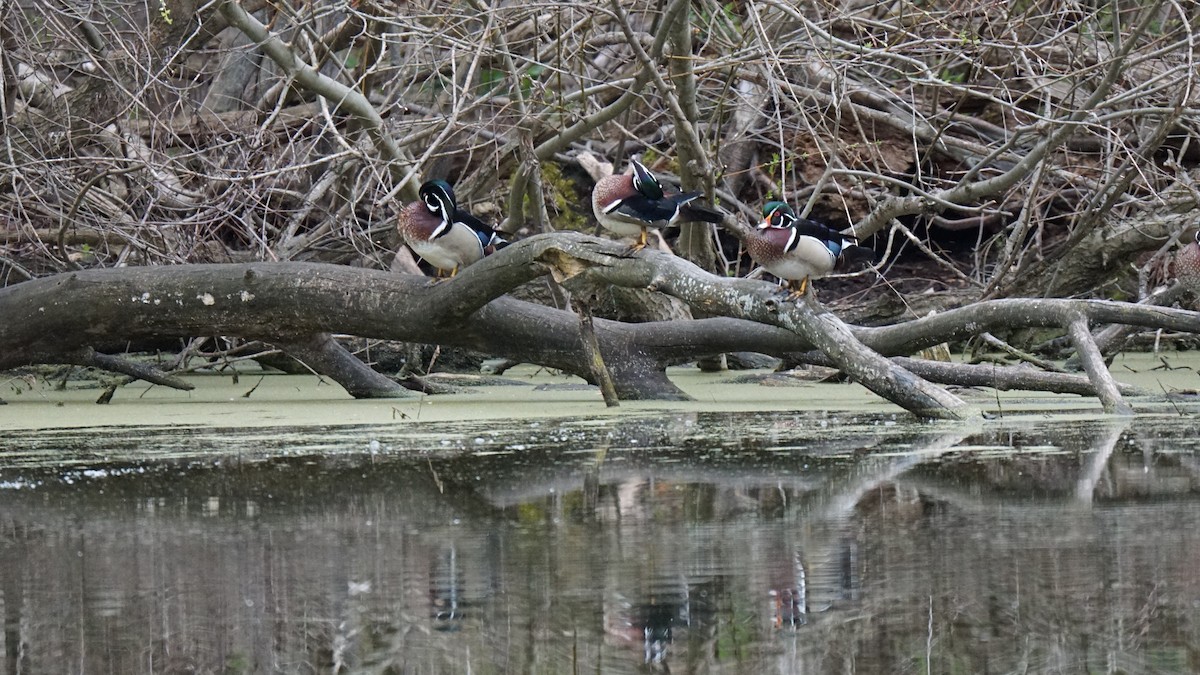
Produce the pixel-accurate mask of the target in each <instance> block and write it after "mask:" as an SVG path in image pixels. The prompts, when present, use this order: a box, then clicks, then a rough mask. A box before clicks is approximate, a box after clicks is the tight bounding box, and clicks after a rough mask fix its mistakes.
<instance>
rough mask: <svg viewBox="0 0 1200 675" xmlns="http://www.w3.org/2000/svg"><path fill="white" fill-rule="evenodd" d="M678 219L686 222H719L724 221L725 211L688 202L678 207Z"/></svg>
mask: <svg viewBox="0 0 1200 675" xmlns="http://www.w3.org/2000/svg"><path fill="white" fill-rule="evenodd" d="M697 196H699V195H697ZM678 220H680V221H682V222H687V223H695V222H702V223H717V224H720V223H723V222H725V213H724V212H722V211H720V210H717V209H713V208H709V207H707V206H704V205H703V204H696V203H694V202H689V203H686V204H683V205H682V206H680V207H679V218H678Z"/></svg>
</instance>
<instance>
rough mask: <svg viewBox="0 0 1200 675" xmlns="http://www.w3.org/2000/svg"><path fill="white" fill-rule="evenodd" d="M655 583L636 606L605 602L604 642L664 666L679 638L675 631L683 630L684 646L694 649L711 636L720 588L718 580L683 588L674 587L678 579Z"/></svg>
mask: <svg viewBox="0 0 1200 675" xmlns="http://www.w3.org/2000/svg"><path fill="white" fill-rule="evenodd" d="M658 581H659V583H658V584H656V586H657V587H658V590H657V591H654V592H651V593H649V594H648V595H647V597H645V599H643V600H642V601H641V602H639V603H636V604H635V603H630V602H626V601H625V600H624V598H623V597H620V596H618V597H617V599H616V600H615V601H612V600H606V602H605V606H604V632H605V635H606V637H607V638H609V639H607V640H606V641H607V642H609V643H610V644H611V643H615V642H619V643H621V644H624V645H626V646H629V647H634V648H636V649H639V650H640V651H641V656H642V662H643V663H647V664H660V663H664V661H665V660H666V658H667V656H669V655H670V650H671V646H672V645H674V644H675V638H676V637H678V635H677V633H676V630H677V629H683V630H684V631H685V635H687V636H688V637H687V638H686V641H685V644H691V645H693V646H694V645H696V644H697V642H698V641H702V640H708V639H711V638H712V637H713V635H712V633H713V631H712V629H713V628H714V627H715V625H716V622H715V621H714V618H715V616H716V604H715V603H716V602H717V600H718V598H719V597H721V588H722V587H723V579H722V578H721V577H714V578H708V579H707V580H705V581H700V582H696V583H689V584H682V585H677V583H678V582H677V580H675V581H672V580H666V579H659V580H658Z"/></svg>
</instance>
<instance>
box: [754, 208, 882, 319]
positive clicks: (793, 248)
mask: <svg viewBox="0 0 1200 675" xmlns="http://www.w3.org/2000/svg"><path fill="white" fill-rule="evenodd" d="M857 241H858V240H857V239H855V238H854V237H850V236H847V235H844V234H842V233H841V232H838V231H837V230H835V229H833V228H831V227H826V226H825V225H822V224H821V223H818V222H815V221H812V220H808V219H805V218H800V217H799V216H797V215H796V214H795V212H793V211H792V208H791V207H790V206H788V205H787V204H785V203H783V202H768V203H767V204H766V206H764V207H763V221H762V222H761V223H759V225H758V227H757V228H756V229H754V230H752V231H751V233H750V235H749V237H748V238H747V240H746V250H747V251H748V252H749V253H750V257H751V258H754V260H755V262H757V263H758V264H759V265H762V266H763V267H764V268H766V270H767V271H768V272H770V273H771V274H774V275H775V276H777V277H779V278H780V279H784V280H786V281H787V287H788V290H789V291H791V293H790V295H791V296H793V297H800V296H802V295H804V292H805V291H807V290H808V280H809V279H819V278H821V277H823V276H825V275H827V274H829V273H830V272H832V271H833V270H834V268H835V267H837V266H839V265H841V266H845V267H849V266H853V265H855V264H858V263H862V262H870V261H873V260H874V259H875V252H874V251H872V250H871V249H869V248H867V247H865V246H859V245H858V244H857V243H856V242H857ZM797 281H799V282H800V283H799V286H797V285H796V284H795V282H797Z"/></svg>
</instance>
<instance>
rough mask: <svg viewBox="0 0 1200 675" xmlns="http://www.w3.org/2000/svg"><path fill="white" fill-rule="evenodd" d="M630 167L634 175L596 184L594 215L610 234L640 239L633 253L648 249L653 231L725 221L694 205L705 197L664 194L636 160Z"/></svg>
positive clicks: (625, 175)
mask: <svg viewBox="0 0 1200 675" xmlns="http://www.w3.org/2000/svg"><path fill="white" fill-rule="evenodd" d="M629 163H630V165H631V166H632V168H633V173H631V174H629V173H622V174H613V175H611V176H608V177H607V178H602V179H600V181H599V182H597V183H596V187H595V188H594V189H593V190H592V211H593V212H594V213H595V214H596V220H598V221H600V224H601V225H603V226H604V227H605V228H606V229H608V230H609V231H611V232H613V233H615V234H617V235H620V236H622V237H632V236H634V235H637V238H638V240H637V243H636V244H634V246H633V250H634V251H640V250H642V249H643V248H645V247H646V235H647V232H648V231H649V230H650V228H654V229H659V230H661V229H663V228H665V227H668V226H670V225H674V224H676V223H688V222H695V221H702V222H706V223H719V222H721V221H722V220H723V219H724V217H723V215H722V214H721V213H720V212H718V211H714V210H713V209H710V208H708V207H706V206H701V205H700V204H693V203H692V202H694V201H695V200H697V199H700V198H701V197H703V196H704V193H702V192H675V193H670V194H668V193H665V192H664V191H663V187H662V184H661V183H659V182H658V179H657V178H655V177H654V174H652V173H650V170H649V169H647V168H646V167H645V165H643V164H642V163H641V162H639V161H637V160H636V159H634V160H630V162H629Z"/></svg>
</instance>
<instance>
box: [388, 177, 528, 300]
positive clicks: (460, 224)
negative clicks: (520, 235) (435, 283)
mask: <svg viewBox="0 0 1200 675" xmlns="http://www.w3.org/2000/svg"><path fill="white" fill-rule="evenodd" d="M419 194H420V196H421V200H420V201H417V202H412V203H411V204H408V205H406V206H405V207H404V208H403V209H401V210H400V216H399V222H398V223H397V224H396V228H397V229H398V230H399V231H400V236H401V237H402V238H403V239H404V243H406V244H408V246H409V248H411V249H412V250H413V252H414V253H416V254H417V255H419V256H421V258H422V259H423V260H425V261H426V262H428V263H429V264H430V265H433V266H434V267H436V268H437V269H438V275H439V276H440V275H441V273H442V272H449V273H450V276H452V277H453V276H454V275H455V274H457V273H458V269H459V268H460V267H466V266H467V265H470V264H471V263H473V262H477V261H478V260H479V259H481V258H483V256H484V255H485V253H487V252H489V250H495V249H498V248H503V247H504V246H506V245H507V244H508V242H506V241H504V240H503V239H501V238H500V234H499V233H498V232H496V230H495V229H494V228H493V227H492V226H490V225H488V224H487V223H484V222H483V221H481V220H479V219H478V218H476V217H475V216H473V215H471V214H470V213H468V212H466V211H464V210H462V209H460V208H458V202H457V201H455V199H454V188H452V187H450V184H449V183H447V182H446V181H444V180H431V181H426V182H425V183H424V184H423V185H421V189H420V191H419Z"/></svg>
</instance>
